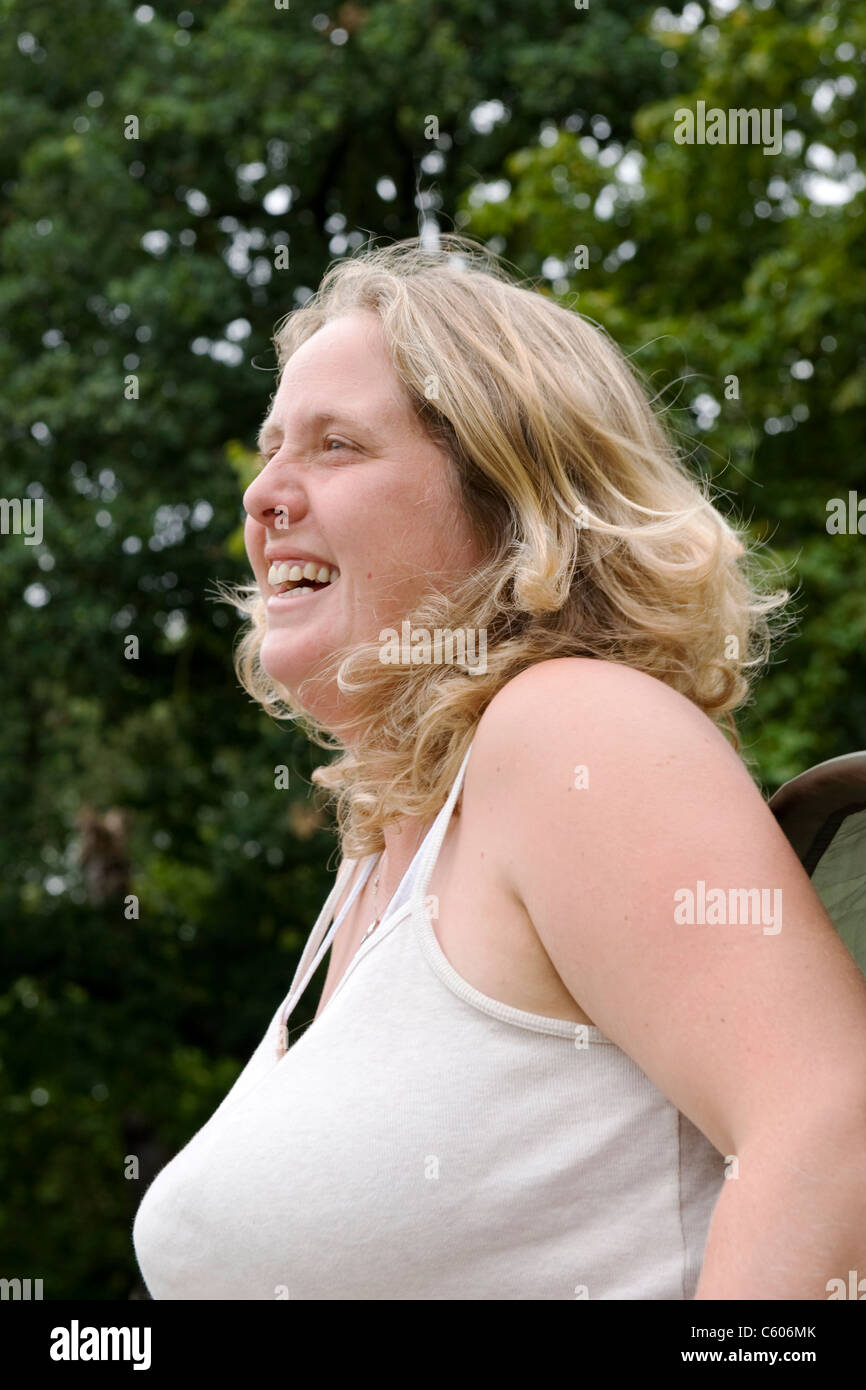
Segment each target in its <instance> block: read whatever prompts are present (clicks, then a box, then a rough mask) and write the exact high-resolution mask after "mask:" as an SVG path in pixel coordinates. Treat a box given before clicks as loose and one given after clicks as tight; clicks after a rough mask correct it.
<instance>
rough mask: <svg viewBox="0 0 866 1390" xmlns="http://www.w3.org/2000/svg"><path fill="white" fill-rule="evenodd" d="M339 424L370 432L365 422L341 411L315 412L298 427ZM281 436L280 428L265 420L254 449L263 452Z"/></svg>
mask: <svg viewBox="0 0 866 1390" xmlns="http://www.w3.org/2000/svg"><path fill="white" fill-rule="evenodd" d="M340 424H342V425H348V426H349V427H350V428H351V429H355V430H362V431H363V432H364V433H365V434H369V431H370V426H369V425H368V424H367V423H366V421H364V420H362V419H360V418H359V417H358V416H355V415H352V414H350V413H349V412H348V411H343V410H339V411H338V410H317V411H316V412H315V413H314V414H312V415H308V416H307V417H306V418H305V419H303V420H301V422H300V427H301V430H302V431H304V430H310V429H312V428H313V427H314V426H316V425H340ZM282 435H283V430H282V427H281V426H280V425H278V424H277V422H276V421H275V420H271V419H267V420H265V422H264V424H263V425H262V427H261V429H260V430H259V435H258V439H257V440H256V447H257V448H258V449H259V450H260V451H261V452H263V451H264V449H265V448H266V446H267V444H268V442H269V440H271V439H272V438H278V439H281V438H282Z"/></svg>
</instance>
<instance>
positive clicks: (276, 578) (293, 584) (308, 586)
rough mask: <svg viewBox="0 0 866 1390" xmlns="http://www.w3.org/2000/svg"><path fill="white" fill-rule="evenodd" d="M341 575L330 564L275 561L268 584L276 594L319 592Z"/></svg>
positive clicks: (269, 571) (269, 574)
mask: <svg viewBox="0 0 866 1390" xmlns="http://www.w3.org/2000/svg"><path fill="white" fill-rule="evenodd" d="M339 576H340V571H339V570H338V569H337V568H336V567H334V566H330V565H317V564H315V563H314V561H312V560H309V561H308V562H307V563H306V564H305V565H292V564H289V563H286V562H283V563H275V564H273V565H271V567H270V569H269V570H268V584H269V586H270V588H271V589H272V590H273V592H274V593H275V594H278V595H284V594H317V593H319V592H320V591H321V590H322V589H327V588H328V587H329V586H330V585H331V584H333V583H334V582H335V581H336V580H337V579H338V578H339Z"/></svg>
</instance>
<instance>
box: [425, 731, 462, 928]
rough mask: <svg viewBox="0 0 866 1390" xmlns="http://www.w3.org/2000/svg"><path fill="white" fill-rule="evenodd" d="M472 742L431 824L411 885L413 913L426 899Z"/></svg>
mask: <svg viewBox="0 0 866 1390" xmlns="http://www.w3.org/2000/svg"><path fill="white" fill-rule="evenodd" d="M474 742H475V740H474V738H473V740H472V742H471V743H470V744H469V747H468V748H467V749H466V752H465V754H464V757H463V762H462V763H461V764H460V770H459V772H458V773H457V776H456V777H455V778H454V782H453V785H452V787H451V790H450V792H449V793H448V799H447V801H446V802H445V805H444V806H443V807H442V810H441V811H440V812H439V814H438V816H437V817H436V820H435V821H434V822H433V827H432V829H431V831H430V834H429V836H428V839H427V842H426V844H425V846H424V852H423V854H422V856H421V862H420V864H419V866H418V872H417V874H416V876H415V882H414V883H413V885H412V912H413V913H415V912H416V910H417V909H418V907H419V906H420V907H421V908H423V907H424V902H425V900H426V897H427V885H428V883H429V882H430V877H431V875H432V873H433V869H434V866H435V864H436V860H437V859H438V857H439V851H440V849H441V848H442V841H443V840H444V839H445V831H446V830H447V829H448V823H449V821H450V820H451V815H452V812H453V810H454V807H455V806H456V804H457V798H458V796H459V795H460V792H461V790H462V788H463V778H464V776H465V774H466V765H467V763H468V762H469V754H470V753H471V752H472V744H473V743H474Z"/></svg>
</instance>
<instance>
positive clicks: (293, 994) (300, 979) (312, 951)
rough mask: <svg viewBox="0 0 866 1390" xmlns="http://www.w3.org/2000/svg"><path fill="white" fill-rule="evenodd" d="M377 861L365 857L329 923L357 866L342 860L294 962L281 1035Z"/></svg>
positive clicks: (373, 856)
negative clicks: (311, 928)
mask: <svg viewBox="0 0 866 1390" xmlns="http://www.w3.org/2000/svg"><path fill="white" fill-rule="evenodd" d="M377 858H378V855H375V854H371V855H368V857H367V860H366V863H365V864H364V867H363V869H362V870H361V872H360V874H359V875H358V877H357V879H356V880H355V883H354V886H353V888H352V891H351V893H350V894H349V896H348V898H347V899H346V901H345V903H344V904H343V906H342V908H341V909H340V911H339V912H338V914H337V916H336V917H335V918H333V920H332V912H333V907H334V903H335V902H336V901H337V898H338V897H339V894H340V893H341V892H342V890H343V888H344V887H345V885H346V883H347V882H348V880H349V878H350V877H351V875H352V873H353V871H354V869H355V866H356V865H357V864H358V863H359V862H361V861H359V860H357V859H346V860H344V862H343V865H342V869H341V872H340V873H338V874H337V877H336V880H335V882H334V886H333V888H332V889H331V891H330V893H329V894H328V896H327V898H326V899H325V902H324V905H323V907H322V910H321V912H320V913H319V916H318V917H317V919H316V924H315V926H314V927H313V930H312V931H311V932H310V935H309V937H308V938H307V944H306V946H305V947H304V950H303V953H302V955H301V959H300V960H299V961H298V968H297V970H296V971H295V974H294V978H293V980H292V984H291V988H290V989H289V992H288V994H287V995H286V998H285V1000H284V1001H283V1005H282V1008H281V1009H280V1031H281V1034H282V1030H283V1029H284V1028H285V1025H286V1023H287V1021H288V1019H289V1016H290V1015H291V1014H292V1012H293V1010H294V1008H295V1005H296V1004H297V1003H298V1001H299V999H300V998H301V995H302V994H303V992H304V990H305V989H306V988H307V985H308V984H309V983H310V980H311V979H312V978H313V976H314V975H315V973H316V971H317V970H318V968H319V965H320V964H321V962H322V960H323V958H324V956H325V955H326V953H327V951H328V948H329V946H330V945H331V942H332V941H333V939H334V937H335V936H336V934H337V931H338V929H339V927H340V923H341V922H342V921H343V919H344V917H345V916H346V914H347V913H348V911H349V909H350V908H351V906H352V904H353V903H354V901H355V899H356V898H357V896H358V894H359V893H360V891H361V889H362V888H363V886H364V884H365V883H366V882H367V879H368V878H369V877H370V871H371V870H372V868H373V865H374V863H375V862H376V859H377ZM342 870H345V872H343V871H342ZM329 926H330V928H331V929H330V931H328V927H329Z"/></svg>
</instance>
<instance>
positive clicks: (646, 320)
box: [0, 0, 866, 1299]
mask: <svg viewBox="0 0 866 1390" xmlns="http://www.w3.org/2000/svg"><path fill="white" fill-rule="evenodd" d="M322 3H324V0H318V3H316V0H314V2H313V3H308V0H291V3H290V4H288V3H287V4H286V5H285V7H283V6H281V4H280V0H277V3H273V4H270V3H268V0H207V3H197V0H176V2H175V3H174V4H168V3H154V4H152V5H140V6H138V7H136V6H135V5H134V4H128V3H123V0H77V3H76V4H75V5H58V4H56V3H55V2H54V0H51V3H48V0H26V3H22V2H20V0H0V15H2V19H3V21H4V22H3V25H2V32H3V40H2V46H0V113H2V119H0V191H2V205H0V408H2V420H3V457H2V489H0V490H2V492H3V496H4V498H5V499H16V498H17V499H22V500H23V499H30V500H31V501H32V502H33V503H36V502H37V501H41V503H42V535H41V537H39V543H36V544H29V543H27V541H26V539H25V537H24V535H22V534H20V533H19V534H16V533H15V527H14V526H13V525H12V524H11V522H10V523H9V524H6V525H5V526H4V531H3V534H0V594H2V606H3V615H4V623H3V653H2V657H3V659H2V662H0V690H2V719H0V768H2V779H0V785H2V828H0V860H2V873H0V921H2V936H0V1105H2V1120H3V1122H2V1137H0V1275H2V1276H4V1277H13V1276H15V1277H21V1278H24V1277H31V1278H42V1279H43V1281H44V1297H45V1298H46V1299H62V1298H72V1297H83V1298H91V1299H128V1298H141V1297H144V1296H146V1292H145V1290H144V1288H143V1286H142V1284H141V1282H140V1279H139V1275H138V1269H137V1265H136V1262H135V1258H134V1252H133V1248H132V1243H131V1226H132V1220H133V1217H134V1214H135V1210H136V1208H137V1206H138V1203H139V1201H140V1199H141V1196H142V1195H143V1193H144V1190H145V1188H146V1187H147V1185H148V1184H149V1182H150V1180H151V1179H152V1177H153V1176H154V1175H155V1173H156V1171H157V1170H158V1168H159V1167H161V1166H162V1164H163V1163H164V1162H166V1161H167V1160H168V1158H170V1157H171V1155H172V1154H173V1153H174V1152H175V1151H176V1150H177V1149H178V1148H180V1147H181V1146H182V1145H183V1144H184V1143H186V1141H187V1140H188V1139H189V1138H190V1137H191V1136H192V1134H193V1133H194V1132H195V1131H196V1129H197V1128H199V1126H200V1125H201V1124H203V1123H204V1122H205V1120H206V1119H207V1118H208V1117H209V1115H210V1114H211V1113H212V1111H213V1109H214V1108H215V1107H216V1105H217V1104H218V1103H219V1101H220V1100H221V1099H222V1097H223V1096H224V1095H225V1092H226V1091H227V1089H228V1088H229V1086H230V1085H231V1083H232V1082H233V1080H234V1078H235V1076H236V1075H237V1073H238V1071H239V1070H240V1068H241V1066H242V1065H243V1064H244V1063H245V1061H246V1060H247V1058H248V1056H249V1055H250V1053H251V1052H252V1051H253V1049H254V1048H255V1046H256V1045H257V1043H258V1041H259V1040H260V1038H261V1036H262V1034H263V1032H264V1029H265V1027H266V1026H267V1023H268V1021H269V1020H270V1018H271V1016H272V1014H273V1012H274V1010H275V1009H276V1007H277V1005H278V1004H279V1002H280V1000H281V999H282V998H283V996H284V995H285V993H286V991H287V990H288V986H289V983H290V981H291V977H292V974H293V971H294V968H295V964H296V962H297V958H298V954H299V951H300V948H301V946H302V944H303V941H304V940H305V938H306V935H307V933H308V932H309V930H310V928H311V926H312V924H313V922H314V920H315V918H316V916H317V914H318V911H319V908H320V905H321V902H322V900H323V897H324V895H325V892H326V888H327V882H328V867H329V865H330V867H331V868H333V867H334V865H335V864H336V854H335V849H334V845H335V842H334V837H333V834H332V833H331V830H330V828H329V824H328V822H327V820H326V818H325V817H324V816H323V815H322V814H321V813H319V812H317V811H316V810H315V809H314V808H313V805H312V802H311V800H310V797H309V780H308V779H309V773H310V770H311V768H312V767H314V766H315V765H316V762H317V761H319V760H320V758H321V755H319V756H318V757H317V755H316V750H311V749H310V748H308V746H307V745H306V741H305V740H304V739H303V737H302V736H301V735H299V734H298V733H296V732H293V731H292V729H291V728H290V727H289V726H287V725H285V724H277V723H276V722H274V721H272V720H270V719H269V718H268V717H267V716H266V715H265V714H264V713H263V712H262V711H261V710H260V709H259V708H258V707H257V706H255V705H253V704H252V702H251V701H250V700H249V698H248V697H247V696H246V695H245V694H244V693H243V692H242V691H241V689H240V687H239V686H238V683H237V680H236V678H235V675H234V672H233V667H232V647H233V643H234V640H235V637H236V635H237V632H238V628H239V620H238V617H237V615H236V613H235V612H234V610H233V609H232V608H231V607H229V606H226V605H225V604H218V603H216V602H214V599H213V585H214V583H215V581H235V580H242V581H243V580H246V579H247V578H248V576H249V571H248V568H247V565H246V563H245V557H244V552H243V546H242V539H241V521H242V509H241V493H242V490H243V487H244V485H245V480H246V479H247V478H248V477H249V476H250V469H251V467H252V464H253V440H254V438H255V434H256V430H257V428H258V425H259V424H260V422H261V420H262V418H263V416H264V413H265V411H266V409H267V406H268V401H269V397H270V393H271V390H272V388H273V372H274V366H275V358H274V352H273V348H272V345H271V341H270V339H271V333H272V330H273V327H274V325H275V323H276V321H277V320H278V319H279V318H280V317H281V316H282V315H283V314H285V313H286V312H287V311H288V310H289V309H291V308H292V307H293V306H294V305H297V304H300V303H303V302H304V300H305V299H306V298H308V297H309V295H310V294H311V293H312V291H313V290H314V289H315V287H316V286H317V284H318V282H319V280H320V278H321V275H322V273H323V271H324V270H325V268H326V266H327V265H328V263H329V262H330V261H331V260H332V259H333V258H335V257H340V256H344V255H347V254H350V253H351V251H352V250H353V249H354V248H356V247H358V246H360V245H361V244H363V243H364V242H365V241H366V240H367V239H368V238H369V237H370V236H371V235H374V236H378V237H384V238H387V239H399V238H401V237H406V236H414V235H417V234H418V233H419V232H420V233H421V234H422V235H423V236H424V237H425V238H427V239H429V241H430V244H435V240H436V237H437V234H438V232H440V231H453V230H456V231H462V232H465V233H467V234H469V235H471V236H474V237H476V238H478V239H479V240H481V241H483V242H484V243H486V244H487V245H489V246H491V247H492V248H493V249H494V250H496V251H497V252H499V253H501V254H502V255H503V256H505V257H506V258H507V259H508V260H509V261H511V262H512V263H514V264H515V265H516V266H517V267H519V269H520V271H521V272H522V273H523V274H526V275H528V276H531V277H534V279H535V282H536V283H537V285H538V286H539V287H541V288H542V289H543V291H544V292H545V293H548V294H550V295H553V296H556V297H558V298H560V299H561V300H562V302H563V303H565V304H567V305H569V306H572V307H576V308H577V309H579V310H580V311H581V312H583V313H585V314H587V315H589V316H590V317H591V318H593V319H595V320H596V321H598V322H600V323H601V324H603V325H604V327H605V328H607V329H608V330H609V332H610V333H611V334H612V335H613V336H614V338H615V339H616V340H617V341H618V342H619V343H620V344H621V345H622V346H623V347H624V349H625V350H626V351H627V352H628V353H629V354H630V355H631V356H632V358H633V361H634V363H635V365H636V366H637V367H638V368H639V369H640V371H641V372H642V373H643V374H644V376H645V377H646V378H647V379H648V380H649V382H650V384H651V389H652V393H653V395H654V397H655V399H656V403H657V405H658V406H659V408H660V409H663V410H664V412H665V414H666V417H667V419H668V423H669V425H670V426H671V428H673V429H674V430H675V431H676V433H677V435H678V437H679V440H680V443H681V445H682V447H683V449H684V451H685V452H686V454H687V455H688V457H689V458H690V460H691V464H692V466H693V467H694V468H695V469H696V470H697V471H699V472H701V473H704V474H706V475H707V476H708V477H710V478H712V479H713V481H714V483H715V485H716V487H717V489H721V491H722V494H723V497H724V499H726V501H727V504H728V505H729V506H730V508H731V509H733V511H734V512H735V514H739V515H742V516H744V517H745V518H746V519H747V520H748V522H749V525H750V529H751V533H752V534H753V536H754V537H755V538H756V539H757V540H760V541H762V542H765V543H766V545H767V551H766V554H767V557H768V560H774V559H778V560H782V561H784V562H786V563H793V564H794V566H795V569H794V571H793V575H794V580H795V582H796V583H798V584H799V586H800V590H799V604H800V621H799V626H798V629H797V630H796V631H795V632H794V633H793V634H792V635H791V636H790V637H789V638H788V639H787V640H786V641H785V643H784V644H783V645H782V646H781V647H780V648H779V649H778V650H777V652H776V659H775V662H774V664H773V666H772V667H771V668H770V669H769V671H768V673H767V675H766V676H765V678H764V680H763V681H762V683H761V684H760V686H759V687H758V690H757V693H756V698H755V701H754V703H753V704H752V705H751V706H750V708H749V709H748V710H747V711H746V713H745V715H744V716H742V717H741V718H740V727H741V731H742V735H743V740H744V751H745V752H746V753H747V754H748V756H749V757H750V759H753V760H754V761H755V764H756V769H757V770H756V773H755V775H756V776H757V777H759V778H760V781H761V785H762V788H763V790H764V791H765V793H766V794H768V795H769V794H770V793H772V791H774V790H775V789H776V788H777V787H778V786H779V785H780V784H781V783H782V782H783V781H785V780H787V779H788V778H790V777H793V776H794V775H796V774H797V773H798V772H800V771H802V770H803V769H804V768H806V767H808V766H810V765H811V764H813V763H815V762H817V761H820V760H822V759H824V758H829V757H833V756H835V755H837V754H841V753H845V752H848V751H851V750H854V749H860V748H866V605H864V597H863V595H864V580H866V539H864V536H863V535H862V534H858V533H857V520H856V518H857V511H856V507H857V502H858V500H859V499H861V498H862V499H863V508H864V515H863V519H862V530H863V532H866V468H864V459H863V423H864V411H866V347H864V344H866V275H864V259H866V242H864V235H863V222H862V209H863V193H864V186H866V179H864V176H863V173H862V171H861V164H862V154H863V145H864V121H866V111H864V87H863V62H864V58H866V11H864V9H863V7H862V6H857V5H855V4H854V3H848V2H847V0H836V3H833V2H832V0H831V2H830V3H820V4H819V3H797V2H796V0H782V2H779V0H777V3H771V0H763V3H761V4H757V3H755V4H748V3H743V2H742V0H741V3H736V0H723V3H718V4H711V3H710V4H707V5H700V4H695V3H689V4H686V5H685V7H684V8H683V7H676V8H674V9H673V10H669V9H665V8H654V7H653V6H652V5H649V6H647V5H643V4H633V3H630V2H629V0H588V3H586V4H585V6H584V8H578V7H576V6H575V5H573V4H571V3H565V0H561V3H551V0H520V3H513V2H512V0H497V2H496V3H495V4H492V3H489V0H452V3H444V2H442V3H436V2H435V0H371V3H365V4H362V3H353V2H352V0H349V3H345V4H342V5H334V7H333V8H332V9H327V10H323V9H321V8H320V7H319V6H320V4H322ZM181 5H182V6H183V8H181ZM699 100H701V101H704V102H706V105H707V107H708V108H710V107H713V106H718V107H722V108H725V109H727V108H732V107H743V108H750V107H758V108H770V109H773V110H775V109H779V110H781V112H782V130H783V132H784V135H783V144H782V149H781V151H780V152H779V153H778V154H776V155H765V154H764V153H763V151H762V149H761V147H760V146H759V145H758V146H755V145H751V146H748V145H714V146H709V145H697V144H695V145H686V144H678V143H677V142H676V140H675V139H674V131H675V128H676V121H675V112H676V111H677V110H678V109H679V108H681V107H690V108H692V109H694V108H695V107H696V103H697V102H698V101H699ZM734 378H735V379H736V380H735V381H734V380H732V379H734ZM858 488H859V489H860V493H859V494H857V493H856V490H857V489H858ZM852 493H853V494H855V495H854V497H853V499H852V498H851V496H850V494H852ZM834 498H840V499H843V500H844V502H845V507H846V514H847V513H848V510H849V505H850V507H851V508H853V511H851V513H850V514H851V516H853V517H854V522H853V525H850V524H849V525H848V526H847V527H845V528H843V529H842V530H841V531H840V532H839V533H836V532H835V531H828V505H829V504H831V503H832V499H834ZM5 515H6V516H8V517H13V512H12V511H10V510H9V509H8V508H7V510H6V513H5ZM22 515H23V514H22ZM31 515H34V516H35V512H34V513H31ZM13 519H14V517H13ZM19 531H20V528H19ZM31 538H32V539H34V540H35V539H36V535H35V533H34V535H33V536H32V537H31ZM130 638H135V639H136V641H135V642H130ZM136 651H137V654H136ZM279 765H285V766H287V767H288V768H289V772H290V779H289V788H288V790H283V789H276V788H275V776H274V769H275V767H277V766H279ZM136 913H137V915H135V914H136ZM325 968H326V967H325V965H324V964H323V966H322V967H321V968H320V975H319V977H318V978H317V979H316V980H315V981H314V982H313V983H312V984H311V986H310V987H309V989H308V991H307V995H306V997H305V1000H304V1004H303V1006H301V1007H299V1009H298V1011H297V1013H296V1015H295V1017H294V1020H293V1022H294V1023H295V1024H297V1025H298V1026H300V1025H302V1024H303V1023H304V1022H305V1021H309V1019H310V1018H311V1017H312V1014H313V1012H314V1010H315V1005H316V1001H317V997H318V992H319V987H320V984H321V980H322V979H323V977H324V972H325ZM130 1157H133V1158H135V1160H136V1163H134V1164H130V1162H129V1160H130ZM136 1164H137V1168H136ZM136 1172H137V1176H135V1175H134V1174H135V1173H136Z"/></svg>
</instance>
